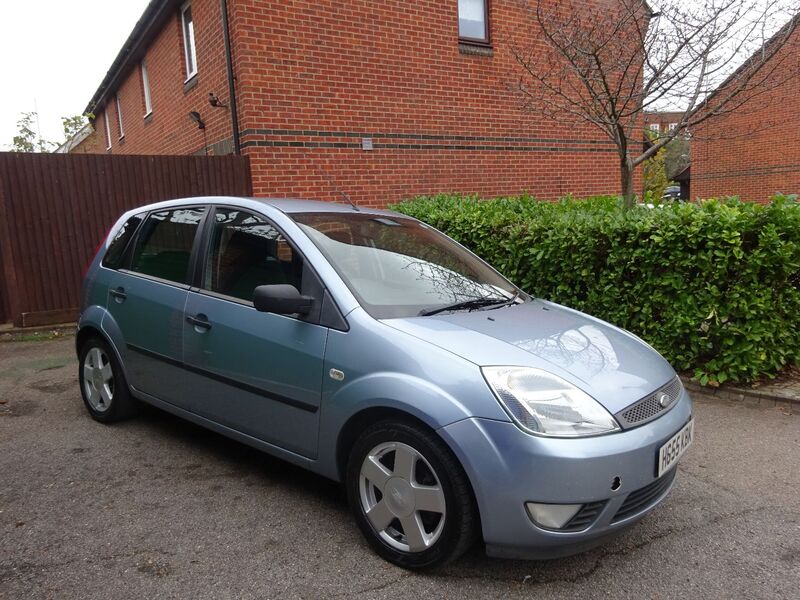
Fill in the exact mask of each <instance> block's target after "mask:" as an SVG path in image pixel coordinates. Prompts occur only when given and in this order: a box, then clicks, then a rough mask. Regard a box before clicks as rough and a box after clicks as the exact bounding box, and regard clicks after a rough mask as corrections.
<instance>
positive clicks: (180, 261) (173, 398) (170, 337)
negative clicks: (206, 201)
mask: <svg viewBox="0 0 800 600" xmlns="http://www.w3.org/2000/svg"><path fill="white" fill-rule="evenodd" d="M207 210H208V209H207V208H206V207H180V208H172V209H166V210H157V211H154V212H151V213H150V214H149V215H148V216H147V218H146V219H145V221H144V222H143V223H142V224H141V226H140V227H139V231H138V234H137V236H136V240H135V241H134V242H133V243H132V247H131V248H130V249H129V250H128V252H127V254H128V256H127V258H126V260H125V261H124V268H119V269H117V270H116V272H115V273H114V274H113V276H112V277H111V280H110V285H109V296H108V301H107V305H106V306H107V309H108V312H109V313H110V314H111V316H112V317H113V320H114V322H115V323H116V326H117V327H118V328H119V330H120V332H121V333H122V338H123V339H124V341H125V348H123V349H120V352H124V362H125V367H126V374H127V377H128V384H129V385H130V386H132V387H133V388H134V389H135V390H138V391H140V392H144V393H146V394H149V395H151V396H155V397H156V398H159V399H161V400H163V401H165V402H170V403H172V404H175V405H177V406H180V407H183V408H186V406H187V405H186V396H185V393H184V390H183V388H182V382H183V379H184V376H185V371H184V369H182V368H181V363H182V360H183V343H182V339H181V336H182V334H183V310H184V307H185V305H186V296H187V293H188V290H189V285H188V283H187V281H188V280H187V277H188V274H189V271H190V268H189V267H190V263H191V256H192V251H193V247H194V245H195V243H196V242H198V241H199V236H198V235H197V233H198V231H199V230H200V225H201V223H202V222H203V218H204V215H205V213H206V211H207Z"/></svg>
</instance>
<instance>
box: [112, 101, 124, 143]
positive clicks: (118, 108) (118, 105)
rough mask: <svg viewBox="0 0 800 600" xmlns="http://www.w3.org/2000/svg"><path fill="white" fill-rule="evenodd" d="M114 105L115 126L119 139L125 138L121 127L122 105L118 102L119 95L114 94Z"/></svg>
mask: <svg viewBox="0 0 800 600" xmlns="http://www.w3.org/2000/svg"><path fill="white" fill-rule="evenodd" d="M114 104H116V105H117V126H118V127H119V139H122V138H124V137H125V128H124V127H123V126H122V104H121V103H120V101H119V94H114Z"/></svg>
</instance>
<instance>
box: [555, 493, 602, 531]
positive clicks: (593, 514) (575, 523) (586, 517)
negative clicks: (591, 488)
mask: <svg viewBox="0 0 800 600" xmlns="http://www.w3.org/2000/svg"><path fill="white" fill-rule="evenodd" d="M605 505H606V501H605V500H603V501H600V502H589V503H588V504H584V505H583V508H582V509H580V510H579V511H578V512H577V513H575V516H574V517H572V518H571V519H570V520H569V521H567V524H566V525H564V527H562V528H561V529H559V530H558V531H583V530H584V529H586V528H587V527H589V526H590V525H591V524H592V523H594V522H595V521H596V520H597V517H599V516H600V513H601V512H602V510H603V507H604V506H605Z"/></svg>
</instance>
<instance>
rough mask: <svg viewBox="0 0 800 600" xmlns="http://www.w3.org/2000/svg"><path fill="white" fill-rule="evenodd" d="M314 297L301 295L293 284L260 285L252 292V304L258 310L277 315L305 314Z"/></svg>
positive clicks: (309, 310) (309, 309) (308, 310)
mask: <svg viewBox="0 0 800 600" xmlns="http://www.w3.org/2000/svg"><path fill="white" fill-rule="evenodd" d="M313 304H314V299H313V298H311V297H310V296H303V295H301V294H300V292H298V291H297V288H296V287H294V286H293V285H288V284H285V283H282V284H277V285H260V286H258V287H257V288H256V289H255V291H254V292H253V306H255V307H256V310H257V311H259V312H271V313H276V314H279V315H293V314H301V315H305V314H308V313H309V312H311V307H312V305H313Z"/></svg>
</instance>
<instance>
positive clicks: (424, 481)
mask: <svg viewBox="0 0 800 600" xmlns="http://www.w3.org/2000/svg"><path fill="white" fill-rule="evenodd" d="M346 485H347V496H348V500H349V503H350V508H351V510H352V511H353V514H354V516H355V519H356V522H357V523H358V526H359V528H360V529H361V531H362V533H363V534H364V536H365V537H366V538H367V540H368V541H369V543H370V545H371V546H372V547H373V549H375V551H376V552H377V553H378V554H379V555H380V556H382V557H383V558H384V559H386V560H388V561H389V562H392V563H394V564H396V565H399V566H401V567H404V568H408V569H427V568H432V567H436V566H439V565H442V564H444V563H447V562H450V561H452V560H454V559H456V558H458V557H459V556H461V555H462V554H463V553H464V552H465V551H466V550H467V549H468V548H469V547H470V546H471V545H472V543H473V542H474V541H475V539H476V537H477V531H478V517H477V510H476V508H475V502H474V499H473V496H472V489H471V487H470V485H469V481H468V480H467V476H466V474H465V473H464V470H463V469H462V467H461V465H460V464H459V462H458V460H457V459H456V458H455V456H453V454H452V452H451V451H450V449H449V448H448V447H447V446H446V445H445V444H444V442H443V441H442V440H441V439H439V438H438V437H437V436H436V435H435V434H434V433H432V432H430V431H427V430H425V429H423V428H422V427H419V426H415V425H412V424H409V423H402V422H389V421H384V422H380V423H376V424H375V425H373V426H371V427H369V428H368V429H367V430H366V431H365V432H364V433H363V434H362V435H361V437H360V438H359V439H358V440H357V441H356V443H355V445H354V447H353V450H352V452H351V454H350V459H349V461H348V467H347V482H346Z"/></svg>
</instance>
